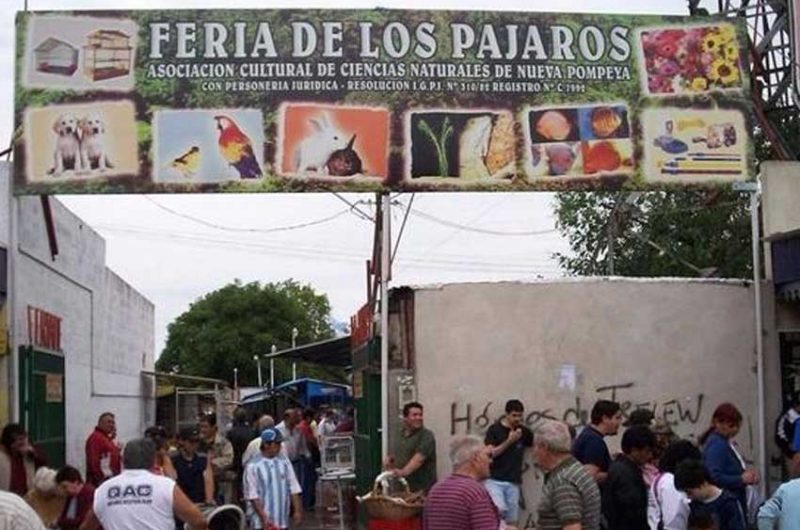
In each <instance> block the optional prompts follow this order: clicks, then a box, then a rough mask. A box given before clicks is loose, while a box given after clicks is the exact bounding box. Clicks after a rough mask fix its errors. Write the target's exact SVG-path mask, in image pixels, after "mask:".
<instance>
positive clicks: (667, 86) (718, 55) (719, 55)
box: [639, 24, 742, 94]
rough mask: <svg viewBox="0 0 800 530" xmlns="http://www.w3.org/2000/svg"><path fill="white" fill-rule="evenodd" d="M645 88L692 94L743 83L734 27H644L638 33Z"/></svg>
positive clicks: (669, 92) (653, 90) (724, 88)
mask: <svg viewBox="0 0 800 530" xmlns="http://www.w3.org/2000/svg"><path fill="white" fill-rule="evenodd" d="M639 44H640V46H641V50H640V51H641V56H642V58H643V68H644V72H643V73H644V75H643V76H642V81H643V86H644V89H645V90H646V91H647V92H648V93H650V94H692V93H700V92H708V91H711V90H729V89H739V88H741V86H742V74H741V64H740V62H741V57H740V53H739V44H738V42H737V38H736V28H735V27H734V26H733V25H731V24H716V25H713V26H699V27H688V28H686V27H684V28H663V29H647V30H642V31H641V32H640V33H639Z"/></svg>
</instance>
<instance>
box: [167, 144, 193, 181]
mask: <svg viewBox="0 0 800 530" xmlns="http://www.w3.org/2000/svg"><path fill="white" fill-rule="evenodd" d="M200 160H201V157H200V148H199V147H197V146H196V145H193V146H192V147H191V148H190V149H189V150H188V151H186V152H185V153H184V154H182V155H181V156H179V157H178V158H176V159H175V160H173V161H172V162H170V163H169V167H171V168H173V169H177V170H178V171H180V172H181V174H183V176H184V177H192V176H194V174H195V173H197V169H198V168H199V167H200Z"/></svg>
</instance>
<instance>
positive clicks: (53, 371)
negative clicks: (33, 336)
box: [19, 347, 66, 469]
mask: <svg viewBox="0 0 800 530" xmlns="http://www.w3.org/2000/svg"><path fill="white" fill-rule="evenodd" d="M19 375H20V382H19V391H20V396H19V402H20V419H21V423H22V424H23V425H24V426H25V428H26V429H27V430H28V435H29V436H30V439H31V442H32V443H34V444H35V445H36V446H37V447H38V448H39V449H40V450H41V451H42V452H43V453H44V454H45V456H46V457H47V465H48V466H50V467H52V468H56V469H57V468H59V467H61V466H63V465H64V453H65V445H66V444H65V440H66V436H65V425H66V424H65V412H64V411H65V407H64V402H65V400H64V389H65V383H66V382H65V380H64V357H63V356H61V355H57V354H53V353H46V352H42V351H38V350H34V349H33V348H30V347H22V348H20V351H19Z"/></svg>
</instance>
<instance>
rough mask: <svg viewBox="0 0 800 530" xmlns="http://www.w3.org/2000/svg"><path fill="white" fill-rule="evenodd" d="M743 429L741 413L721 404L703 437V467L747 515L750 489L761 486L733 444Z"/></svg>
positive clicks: (754, 472)
mask: <svg viewBox="0 0 800 530" xmlns="http://www.w3.org/2000/svg"><path fill="white" fill-rule="evenodd" d="M741 426H742V413H741V412H739V409H737V408H736V406H735V405H733V404H732V403H722V404H721V405H720V406H718V407H717V408H716V409H715V410H714V414H713V415H712V416H711V426H710V427H709V428H708V430H706V432H705V433H703V435H702V436H700V444H701V445H702V446H703V463H704V464H705V466H706V468H707V469H708V472H709V473H710V475H711V478H712V480H713V481H714V483H715V484H716V485H717V486H719V487H720V488H724V489H726V490H728V491H730V492H731V493H733V494H734V495H735V496H736V498H737V499H738V500H739V504H741V506H742V513H745V514H747V513H748V511H747V486H748V485H752V484H758V481H759V477H758V472H757V471H756V470H755V469H748V468H747V465H746V464H745V461H744V459H743V458H742V455H741V454H740V453H739V451H738V450H737V449H736V445H735V443H734V442H733V439H734V437H736V435H737V434H738V433H739V429H740V428H741Z"/></svg>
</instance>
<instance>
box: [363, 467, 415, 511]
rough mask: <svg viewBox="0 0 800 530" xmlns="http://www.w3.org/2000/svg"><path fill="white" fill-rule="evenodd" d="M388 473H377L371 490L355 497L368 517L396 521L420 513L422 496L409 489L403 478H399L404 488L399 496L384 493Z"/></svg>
mask: <svg viewBox="0 0 800 530" xmlns="http://www.w3.org/2000/svg"><path fill="white" fill-rule="evenodd" d="M389 475H390V474H387V473H381V474H380V475H378V476H377V478H375V483H374V484H373V486H372V491H371V492H369V493H367V494H366V495H364V496H363V497H357V499H358V502H360V503H361V504H363V505H364V509H365V510H367V514H368V515H369V516H370V518H371V519H384V520H388V521H397V520H400V519H408V518H409V517H416V516H418V515H419V514H420V513H422V506H423V498H422V497H421V496H420V495H419V494H415V493H411V491H409V489H408V482H406V481H405V479H403V478H400V479H399V480H400V482H401V483H402V485H403V487H404V488H405V491H404V492H401V493H400V494H399V496H397V497H392V496H388V495H385V494H384V489H385V485H386V479H387V478H388V476H389Z"/></svg>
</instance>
